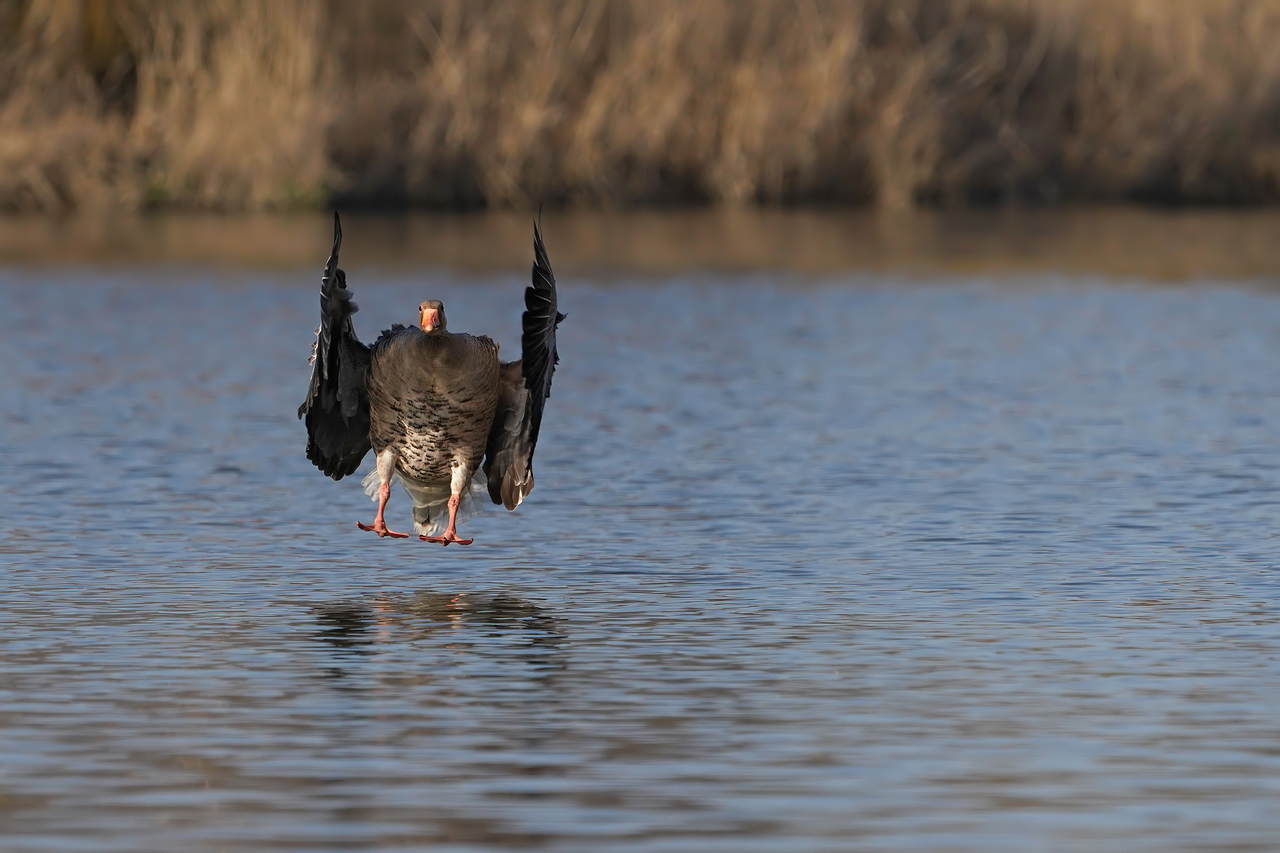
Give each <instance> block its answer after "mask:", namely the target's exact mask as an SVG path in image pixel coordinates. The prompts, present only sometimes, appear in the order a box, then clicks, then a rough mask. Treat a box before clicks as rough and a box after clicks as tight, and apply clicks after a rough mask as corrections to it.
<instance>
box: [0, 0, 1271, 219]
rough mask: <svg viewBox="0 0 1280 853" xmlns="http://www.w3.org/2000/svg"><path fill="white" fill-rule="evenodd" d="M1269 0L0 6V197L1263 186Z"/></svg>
mask: <svg viewBox="0 0 1280 853" xmlns="http://www.w3.org/2000/svg"><path fill="white" fill-rule="evenodd" d="M1277 43H1280V8H1278V7H1277V6H1276V4H1275V3H1273V2H1270V0H1131V2H1128V3H1117V2H1114V0H465V2H464V0H368V2H363V3H343V2H339V0H328V2H324V0H7V2H5V0H0V208H3V209H8V210H18V211H26V210H38V211H61V210H68V209H84V208H105V209H120V208H124V209H146V208H154V207H186V208H202V209H227V210H242V209H264V208H285V207H291V206H315V205H320V204H324V203H338V204H344V205H370V206H398V205H415V206H436V207H452V208H465V207H478V206H506V207H512V206H514V207H528V206H533V205H536V204H537V203H540V202H543V201H547V202H551V203H588V204H634V203H642V204H685V203H707V202H720V203H731V204H740V203H876V204H879V205H881V206H884V207H889V208H902V207H907V206H911V205H917V204H939V205H954V204H967V203H991V202H1000V201H1022V202H1045V201H1050V202H1052V201H1059V200H1135V199H1136V200H1154V201H1163V202H1230V203H1238V202H1265V201H1275V200H1277V199H1280V180H1278V178H1280V51H1278V50H1277V49H1276V48H1275V45H1276V44H1277Z"/></svg>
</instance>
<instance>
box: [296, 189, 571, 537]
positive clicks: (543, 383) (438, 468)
mask: <svg viewBox="0 0 1280 853" xmlns="http://www.w3.org/2000/svg"><path fill="white" fill-rule="evenodd" d="M341 246H342V222H341V220H340V218H339V217H338V214H337V212H335V213H334V215H333V250H332V251H331V252H330V254H329V260H328V262H327V263H326V264H325V267H324V277H323V278H322V280H321V284H320V326H319V327H318V328H317V329H316V340H315V343H314V344H313V345H312V352H311V363H312V364H313V368H312V372H311V384H310V386H309V387H308V389H307V397H306V400H305V401H303V403H302V405H301V406H300V407H299V408H298V417H299V418H300V419H305V423H306V427H307V459H309V460H311V462H312V463H314V464H315V466H316V467H317V468H319V469H320V470H321V471H322V472H323V473H324V474H325V475H326V476H328V477H331V478H333V479H334V480H341V479H342V478H343V477H345V476H347V475H349V474H352V473H354V472H355V471H356V469H357V468H358V467H359V466H360V463H361V461H362V460H363V459H364V457H365V455H366V454H368V452H369V451H370V450H373V452H374V458H375V460H376V463H377V465H376V468H375V469H374V470H373V471H372V472H370V473H369V475H368V476H366V477H365V479H364V482H363V485H364V487H365V491H366V493H367V494H368V495H369V496H370V497H371V498H373V499H374V500H375V501H377V504H378V512H377V515H376V516H374V519H373V523H372V524H364V523H363V522H359V521H357V522H356V524H357V526H358V527H359V528H360V529H361V530H369V531H373V532H374V533H377V534H378V536H379V537H384V536H390V537H393V538H397V539H406V538H408V537H409V534H408V533H397V532H395V531H393V530H390V529H388V527H387V523H386V519H385V518H384V515H385V513H386V509H387V501H388V500H390V498H391V486H392V483H393V482H395V481H399V482H400V483H401V484H402V485H403V486H404V489H405V491H406V492H408V494H409V497H410V498H411V499H412V500H413V524H414V529H415V530H416V531H417V532H418V538H419V539H421V540H422V541H424V542H436V543H439V544H441V545H446V546H447V545H449V544H450V543H451V542H456V543H457V544H459V545H470V544H471V543H472V542H473V541H474V540H472V539H463V538H461V537H460V536H459V535H458V521H459V519H460V515H459V511H460V510H462V516H461V517H462V518H465V517H466V515H467V514H469V511H470V510H473V509H476V508H477V507H476V506H475V505H474V502H473V501H472V500H471V490H472V487H473V485H474V486H481V487H485V488H487V490H488V493H489V497H490V498H491V499H492V501H493V502H494V503H495V504H502V505H503V506H505V507H506V508H507V509H508V510H514V509H515V508H516V507H518V506H519V505H520V503H521V501H523V500H524V499H525V498H526V497H528V495H529V492H530V491H532V490H533V451H534V447H535V446H536V445H537V443H538V432H539V430H540V428H541V426H542V412H543V408H544V407H545V405H546V400H547V398H548V397H549V396H550V395H551V376H552V374H553V373H554V372H555V367H556V364H557V363H558V362H559V360H560V359H559V356H558V354H557V353H556V328H557V327H558V326H559V325H560V322H561V321H562V320H564V318H565V315H564V314H561V313H559V311H558V310H557V302H556V280H555V275H554V274H553V273H552V271H551V263H550V261H549V260H548V259H547V251H546V247H545V246H544V245H543V242H542V229H541V228H540V227H539V225H538V223H536V222H535V223H534V226H533V257H534V261H533V284H532V286H530V287H528V288H526V289H525V294H524V302H525V311H524V316H523V318H522V326H523V335H522V338H521V358H520V360H519V361H513V362H507V363H505V364H504V363H503V362H501V361H499V359H498V345H497V344H496V343H494V342H493V340H492V339H491V338H488V337H485V336H483V335H481V336H476V335H468V334H464V333H459V332H451V331H449V328H448V321H447V320H446V317H445V311H444V303H442V302H440V300H438V299H429V300H427V301H425V302H422V303H421V304H420V305H419V306H418V325H417V326H405V325H401V324H399V323H397V324H395V325H393V326H392V327H391V328H390V329H388V330H386V331H384V332H383V333H382V334H381V336H379V338H378V339H377V340H376V341H374V343H373V346H368V345H366V344H364V343H362V342H361V341H360V339H359V338H358V337H357V336H356V333H355V327H354V326H353V325H352V322H351V316H352V315H353V314H355V313H356V311H357V310H358V309H357V307H356V304H355V302H353V301H352V300H351V291H350V290H349V289H348V288H347V276H346V273H345V272H343V271H342V270H341V269H339V268H338V250H339V248H340V247H341ZM482 461H483V465H481V462H482ZM446 519H447V521H446Z"/></svg>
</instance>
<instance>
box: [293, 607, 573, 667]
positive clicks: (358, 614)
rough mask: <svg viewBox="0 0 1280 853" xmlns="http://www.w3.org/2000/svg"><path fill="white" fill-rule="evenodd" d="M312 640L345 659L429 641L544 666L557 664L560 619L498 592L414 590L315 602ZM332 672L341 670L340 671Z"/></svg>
mask: <svg viewBox="0 0 1280 853" xmlns="http://www.w3.org/2000/svg"><path fill="white" fill-rule="evenodd" d="M315 614H316V622H317V626H318V630H317V631H316V632H315V634H314V637H315V639H317V640H320V641H321V642H323V643H325V644H326V645H328V646H330V647H332V649H333V650H334V651H336V652H337V653H339V655H340V656H341V657H345V658H359V657H364V656H369V655H373V654H376V653H377V652H378V651H379V650H380V649H381V648H383V647H389V646H390V645H391V644H403V643H414V644H418V643H423V642H426V643H429V644H430V645H431V646H433V647H435V648H439V649H448V650H455V651H464V650H472V651H475V652H477V653H479V654H481V655H484V656H486V657H489V656H494V655H497V656H501V657H503V658H511V657H515V658H518V659H519V660H520V661H522V662H523V663H524V664H526V665H528V666H530V667H534V668H539V669H545V670H558V669H563V667H564V663H563V660H562V657H563V655H562V651H563V649H562V647H563V646H564V645H565V643H566V642H567V639H568V638H567V636H566V634H565V632H564V629H563V625H562V620H561V619H560V618H558V617H556V616H554V615H552V614H551V613H550V612H548V611H547V609H546V608H545V607H543V606H541V605H538V604H534V603H533V602H531V601H528V600H527V599H523V598H519V597H517V596H514V595H509V594H506V593H494V592H459V593H444V592H434V591H426V590H424V591H419V592H414V593H409V594H398V595H386V596H377V597H372V598H368V599H360V600H355V601H351V600H348V601H342V602H335V603H332V604H327V605H322V606H320V607H317V608H316V609H315ZM333 674H335V675H343V674H345V672H343V671H342V670H341V669H339V670H337V671H334V672H333Z"/></svg>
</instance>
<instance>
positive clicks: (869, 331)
mask: <svg viewBox="0 0 1280 853" xmlns="http://www.w3.org/2000/svg"><path fill="white" fill-rule="evenodd" d="M551 236H552V235H549V239H551ZM551 249H552V258H553V260H554V257H555V246H554V239H551ZM349 272H350V273H351V280H352V286H353V289H354V290H355V294H356V299H357V301H358V302H360V303H361V305H362V311H361V313H360V314H359V315H358V316H357V317H356V320H357V329H358V331H359V332H360V333H361V334H362V335H363V336H364V337H365V338H366V339H371V338H372V337H374V336H375V334H376V332H377V331H378V330H379V329H381V328H384V327H385V326H386V325H389V324H390V323H391V322H411V321H412V320H413V316H414V314H413V311H414V307H415V306H416V305H417V304H418V303H419V302H420V301H421V300H422V299H425V298H441V299H443V300H444V301H445V302H446V304H447V306H448V311H449V319H450V327H451V328H456V329H461V330H467V331H472V332H476V333H487V334H492V335H493V336H494V337H495V338H496V339H498V340H500V341H502V342H504V344H505V352H504V355H506V356H507V357H510V358H514V357H516V350H517V349H518V329H519V325H518V323H519V311H520V308H521V305H520V293H521V289H522V287H523V285H524V276H514V275H511V276H502V275H496V276H492V277H479V278H477V277H464V276H459V275H454V274H449V273H445V272H440V271H429V270H427V271H421V272H418V273H413V274H410V273H390V272H385V271H384V272H377V271H368V270H366V271H363V272H362V271H358V270H356V269H351V270H349ZM316 279H317V271H316V270H299V271H297V272H294V273H280V274H271V275H268V274H251V273H228V272H209V271H202V270H199V269H193V268H187V267H171V268H156V267H148V268H139V269H127V268H126V269H117V270H114V271H111V272H102V271H96V270H91V269H88V268H82V269H68V268H34V269H10V270H7V271H3V272H0V298H3V304H4V310H3V311H0V359H2V361H3V364H4V365H5V373H6V375H5V378H4V380H3V382H2V384H0V430H2V432H0V435H2V436H3V454H2V455H0V510H3V515H4V518H5V524H4V526H3V529H2V531H0V563H2V564H3V565H4V566H5V572H4V576H3V577H4V583H3V585H2V586H0V622H2V624H3V631H0V667H2V670H0V671H2V672H3V677H2V678H0V842H2V843H0V847H2V848H3V849H4V850H5V851H12V853H27V852H28V851H75V850H85V851H102V852H103V853H109V851H121V852H122V853H123V851H131V852H132V851H176V850H181V851H197V852H200V851H240V850H244V851H277V850H289V851H353V850H376V851H384V850H386V851H392V850H421V849H431V850H442V851H488V850H495V851H496V850H504V851H505V850H530V849H538V850H553V851H583V853H587V851H605V850H607V851H637V852H638V851H644V853H657V852H658V851H670V853H685V851H726V853H728V851H733V853H751V852H752V851H771V852H772V851H779V853H782V851H785V852H786V853H793V852H794V853H811V852H812V853H819V852H820V851H821V852H822V853H828V851H829V853H843V852H844V851H920V853H924V851H929V853H935V851H948V852H950V851H965V853H968V851H973V853H978V851H983V852H984V853H985V852H986V851H1026V850H1055V851H1058V850H1062V851H1076V850H1079V851H1147V850H1149V851H1171V850H1186V851H1192V850H1195V851H1200V850H1208V849H1213V850H1271V849H1274V847H1275V844H1276V839H1277V838H1280V810H1277V809H1276V807H1275V804H1276V803H1277V802H1280V690H1278V689H1277V683H1278V682H1280V581H1278V579H1277V573H1276V567H1277V565H1278V564H1280V540H1278V539H1277V530H1278V529H1280V525H1278V524H1277V522H1278V521H1280V469H1278V468H1277V463H1278V462H1280V430H1278V429H1277V428H1276V425H1278V424H1280V293H1276V292H1272V291H1267V290H1263V289H1257V288H1249V287H1245V286H1228V285H1222V284H1213V283H1191V284H1187V285H1184V286H1176V287H1154V286H1144V285H1141V284H1134V283H1123V282H1116V281H1108V280H1105V279H1070V280H1066V279H1063V280H1055V279H1051V278H1045V277H1037V278H1031V279H1025V280H1023V279H1017V278H1004V279H1002V280H1000V281H983V280H979V279H973V278H969V279H948V280H938V281H921V280H911V281H906V280H896V279H893V278H886V277H877V276H871V275H865V276H848V277H838V278H830V279H824V280H822V281H819V282H797V281H793V280H788V279H783V278H779V277H774V276H769V275H766V274H757V275H752V276H745V277H733V278H729V277H716V276H710V275H707V276H690V277H685V278H678V279H674V280H662V281H652V280H646V281H627V280H625V279H623V280H614V281H612V282H611V283H608V284H593V283H592V282H590V281H586V280H582V279H577V280H575V279H573V278H566V279H565V280H564V281H562V283H561V300H562V306H561V307H562V310H565V311H567V313H568V314H569V319H568V320H567V321H566V322H565V323H564V324H563V325H562V326H561V332H560V351H561V355H562V364H561V368H560V371H559V372H558V373H557V375H556V379H555V386H554V388H553V392H552V398H551V400H550V403H549V406H548V409H547V415H546V420H545V421H544V425H543V432H542V438H541V440H540V443H539V447H538V452H537V457H536V461H535V469H536V473H537V483H538V485H537V488H536V489H535V490H534V492H533V494H532V495H531V497H530V498H529V499H528V500H527V501H526V502H525V504H524V505H523V506H521V507H520V509H519V510H518V511H517V512H516V513H511V514H509V513H507V512H505V511H504V510H502V509H501V508H496V507H495V508H492V509H491V510H490V511H489V512H487V513H485V514H483V515H481V516H479V517H477V518H475V519H473V520H471V521H470V522H468V523H467V524H466V525H464V527H463V529H462V532H463V534H464V535H467V536H474V537H475V538H476V543H475V544H474V545H472V546H470V547H467V548H462V547H457V546H454V547H450V548H447V549H443V548H440V547H438V546H433V545H428V544H426V543H421V542H418V541H417V540H416V539H414V540H409V541H403V540H394V541H393V540H379V539H378V538H376V537H375V536H373V534H370V533H362V532H361V531H359V530H358V529H357V528H356V526H355V522H356V520H362V521H366V522H367V521H370V520H371V519H372V516H373V509H374V507H373V504H372V503H371V502H370V501H369V500H368V499H367V498H366V497H365V496H364V494H363V493H362V492H361V490H360V488H359V484H358V478H350V479H347V480H343V481H342V482H340V483H334V482H332V481H329V480H327V479H325V478H324V477H323V476H322V475H321V474H320V473H319V472H318V471H316V470H315V469H314V468H312V467H310V465H309V463H308V462H307V461H306V459H305V457H304V455H303V447H304V445H305V435H304V431H303V428H302V426H301V424H300V423H299V422H298V421H297V420H296V418H295V412H296V408H297V406H298V404H299V402H301V398H302V396H303V394H304V392H305V387H306V381H307V377H308V371H309V368H308V367H307V364H306V357H307V355H308V353H309V348H310V344H311V340H312V329H313V328H314V326H315V323H316V320H317V316H316V314H317V308H316V296H315V287H316V283H317V282H316ZM370 464H371V460H366V464H365V470H367V469H368V468H369V466H370ZM408 515H409V502H408V500H407V499H406V498H405V496H404V495H403V494H402V493H399V492H397V493H396V494H394V495H393V497H392V501H391V504H390V506H389V508H388V522H389V524H390V525H391V526H392V527H393V528H394V527H401V528H403V527H406V526H407V525H408Z"/></svg>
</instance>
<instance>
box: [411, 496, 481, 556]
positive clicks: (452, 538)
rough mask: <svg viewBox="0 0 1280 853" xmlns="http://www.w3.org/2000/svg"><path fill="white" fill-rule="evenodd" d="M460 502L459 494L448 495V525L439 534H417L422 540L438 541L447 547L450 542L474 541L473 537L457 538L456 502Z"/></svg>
mask: <svg viewBox="0 0 1280 853" xmlns="http://www.w3.org/2000/svg"><path fill="white" fill-rule="evenodd" d="M460 503H462V496H461V495H449V526H448V528H446V529H445V531H444V533H443V534H442V535H440V536H419V537H418V538H419V539H421V540H422V541H423V542H439V543H440V544H441V545H444V546H445V547H448V545H449V543H450V542H457V543H458V544H459V545H470V544H471V543H472V542H474V541H476V540H474V539H459V538H458V504H460Z"/></svg>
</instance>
